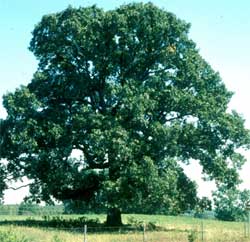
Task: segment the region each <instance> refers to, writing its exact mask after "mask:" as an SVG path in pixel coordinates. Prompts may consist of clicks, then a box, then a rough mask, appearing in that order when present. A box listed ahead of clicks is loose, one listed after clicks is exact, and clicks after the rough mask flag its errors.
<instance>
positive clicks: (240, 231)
mask: <svg viewBox="0 0 250 242" xmlns="http://www.w3.org/2000/svg"><path fill="white" fill-rule="evenodd" d="M78 217H79V215H64V216H63V218H65V219H73V218H78ZM87 217H88V218H91V219H93V218H97V217H98V218H99V220H100V221H104V220H105V215H87ZM131 217H133V218H134V219H135V220H137V221H143V222H145V223H147V222H153V223H155V224H157V225H158V226H161V227H164V228H165V229H166V231H154V232H150V231H146V232H145V234H144V236H143V232H142V231H141V230H139V229H138V230H136V231H130V232H128V231H127V232H124V231H122V230H119V231H116V232H111V231H110V232H109V231H108V229H107V230H106V231H105V232H104V231H103V230H102V231H101V230H100V229H99V230H98V229H95V230H93V229H92V228H88V230H89V233H88V234H87V242H140V241H142V242H143V239H144V241H148V242H165V241H166V242H167V241H173V242H189V241H197V242H198V241H199V242H200V241H202V233H201V230H202V225H201V224H202V220H201V219H195V218H190V217H173V216H158V215H157V216H156V215H133V214H129V215H123V222H124V223H127V222H128V221H130V220H131ZM26 218H27V216H26V217H25V216H0V222H1V221H6V220H8V221H14V220H16V221H17V220H25V219H26ZM32 219H35V220H42V218H41V217H33V218H32ZM203 228H204V229H203V231H204V233H203V241H207V242H222V241H223V242H224V241H225V242H236V241H237V242H246V241H249V242H250V239H248V238H245V233H244V223H238V222H221V221H216V220H203ZM1 233H5V234H8V233H9V234H11V235H13V234H14V235H13V236H14V237H15V238H18V239H19V240H15V239H13V238H14V237H12V239H10V240H6V241H2V240H3V239H1V236H0V240H1V242H16V241H18V242H31V241H32V242H83V232H82V231H79V230H75V231H73V230H68V229H65V230H60V229H51V228H40V227H36V228H35V227H26V226H15V225H2V226H0V234H1ZM5 237H7V235H6V236H5ZM188 237H189V239H188ZM191 237H193V238H195V237H196V240H191ZM24 238H25V239H24Z"/></svg>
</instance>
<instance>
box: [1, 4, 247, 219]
mask: <svg viewBox="0 0 250 242" xmlns="http://www.w3.org/2000/svg"><path fill="white" fill-rule="evenodd" d="M189 28H190V24H188V23H186V22H184V21H182V20H180V19H178V18H177V17H176V16H175V15H174V14H172V13H170V12H167V11H166V10H164V9H160V8H158V7H156V6H154V5H153V4H151V3H147V4H143V3H133V4H128V5H123V6H121V7H119V8H117V9H115V10H110V11H104V10H103V9H100V8H98V7H96V6H92V7H84V8H83V7H81V8H77V9H76V8H72V7H68V8H67V9H66V10H64V11H62V12H59V13H55V14H49V15H46V16H44V17H43V18H42V20H41V21H40V22H39V23H38V24H37V25H36V27H35V29H34V31H33V37H32V40H31V42H30V47H29V48H30V50H31V51H32V52H33V53H34V55H35V56H36V58H37V60H38V62H39V64H38V68H37V71H36V73H35V74H34V76H33V79H32V80H31V82H30V83H29V84H28V85H27V86H22V87H20V88H18V89H17V90H16V91H15V92H13V93H7V94H6V95H5V96H4V98H3V100H4V101H3V105H4V107H5V108H6V110H7V113H8V116H7V117H6V119H4V120H2V121H1V135H0V137H1V143H0V145H1V154H0V156H1V158H5V159H7V161H8V162H7V163H3V164H1V167H0V168H1V169H0V171H1V177H2V179H1V184H0V185H1V186H0V188H2V190H3V189H5V188H6V186H7V185H6V183H5V181H6V180H7V179H14V180H17V179H20V178H22V177H27V178H28V179H29V180H30V181H31V182H32V184H31V185H30V192H31V194H32V195H33V199H35V200H36V201H41V200H44V201H47V202H48V201H50V200H51V199H53V198H56V199H57V200H61V201H65V200H82V201H85V202H91V201H93V200H95V201H96V202H98V201H99V202H101V203H103V204H104V205H105V206H106V207H107V208H109V213H108V214H109V215H110V216H109V217H108V218H112V214H113V215H114V214H115V215H114V216H113V218H116V221H112V219H111V220H110V219H108V223H109V224H119V223H121V219H120V218H119V217H120V215H119V213H120V209H123V210H124V209H126V208H129V207H130V206H131V207H135V206H140V207H141V208H142V212H143V209H145V211H148V212H152V210H154V209H152V207H154V208H155V209H156V208H157V209H160V210H161V209H162V208H164V209H162V210H161V211H164V213H167V212H169V213H173V212H174V213H178V212H180V211H183V210H185V209H188V208H193V207H194V205H195V202H196V185H195V183H194V182H192V181H191V180H190V179H189V178H188V177H187V176H186V175H185V173H184V171H183V169H182V168H181V165H180V164H181V162H183V163H186V164H188V163H189V162H190V161H192V160H198V161H199V162H200V164H201V166H202V167H203V172H204V174H206V175H207V177H208V178H209V179H215V180H216V181H217V182H218V183H223V184H227V186H229V187H232V186H234V185H235V184H237V183H238V182H239V179H238V173H237V170H238V169H239V168H240V167H241V166H242V164H243V163H244V157H243V156H242V155H241V154H240V153H238V152H237V151H238V148H244V147H245V146H246V145H247V144H248V143H249V137H248V131H247V130H246V129H245V128H244V121H243V119H242V117H241V116H240V115H239V114H237V112H235V111H233V112H230V111H229V110H228V104H229V102H230V99H231V97H232V93H231V92H229V91H228V90H227V89H226V87H225V85H224V83H223V82H222V80H221V78H220V76H219V74H218V73H217V72H215V71H214V70H213V69H212V68H211V66H210V65H209V64H208V63H207V62H206V61H205V60H204V59H203V58H202V57H201V56H200V54H199V51H198V49H197V48H196V45H195V43H194V42H193V41H192V40H190V39H189V37H188V31H189ZM76 153H77V154H78V155H75V154H76ZM98 199H99V200H98ZM157 209H156V210H157ZM156 210H155V211H156Z"/></svg>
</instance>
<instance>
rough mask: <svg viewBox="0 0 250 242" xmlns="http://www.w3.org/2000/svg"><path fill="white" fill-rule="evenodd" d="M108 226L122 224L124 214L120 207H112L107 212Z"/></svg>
mask: <svg viewBox="0 0 250 242" xmlns="http://www.w3.org/2000/svg"><path fill="white" fill-rule="evenodd" d="M106 223H107V226H121V225H122V215H121V211H120V209H119V208H110V209H109V210H108V213H107V221H106Z"/></svg>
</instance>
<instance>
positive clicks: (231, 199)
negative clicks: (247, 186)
mask: <svg viewBox="0 0 250 242" xmlns="http://www.w3.org/2000/svg"><path fill="white" fill-rule="evenodd" d="M213 198H214V206H215V217H216V218H218V219H220V220H226V221H244V220H245V219H246V215H247V211H246V205H247V203H248V202H249V200H250V191H249V190H243V191H239V190H237V189H227V188H225V187H224V186H221V187H220V188H219V189H218V191H216V192H214V194H213Z"/></svg>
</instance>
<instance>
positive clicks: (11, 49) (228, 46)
mask: <svg viewBox="0 0 250 242" xmlns="http://www.w3.org/2000/svg"><path fill="white" fill-rule="evenodd" d="M128 2H130V1H120V0H99V1H87V0H72V1H69V0H41V1H34V0H22V1H21V0H0V30H1V38H0V84H1V88H0V97H1V96H2V95H3V94H4V93H6V92H7V91H14V90H15V88H17V87H18V86H20V85H21V84H27V83H28V82H29V81H30V80H31V78H32V75H33V73H34V72H35V70H36V66H37V62H36V60H35V58H34V56H33V54H32V53H30V52H29V51H28V45H29V41H30V39H31V31H32V30H33V28H34V26H35V24H36V23H38V22H39V20H40V19H41V17H42V16H43V15H44V14H48V13H53V12H57V11H61V10H63V9H64V8H66V7H67V6H68V5H72V6H74V7H78V6H89V5H92V4H97V6H99V7H102V8H105V9H113V8H115V7H118V6H119V5H121V4H123V3H128ZM135 2H136V1H135ZM143 2H147V1H143ZM151 2H153V3H154V4H156V5H157V6H159V7H163V8H165V9H166V10H168V11H170V12H173V13H175V14H176V15H177V16H178V17H179V18H181V19H184V20H185V21H187V22H190V23H191V29H190V38H192V39H193V40H194V41H195V42H196V43H197V46H198V48H199V49H200V53H201V55H202V56H203V57H204V58H205V59H206V60H207V61H208V62H209V63H210V64H211V65H212V67H213V68H214V69H215V70H216V71H219V72H220V74H221V77H222V79H223V81H224V82H225V84H226V86H227V87H228V89H229V90H231V91H233V92H234V93H235V95H234V97H233V98H232V101H231V103H230V108H233V109H236V110H237V111H238V112H239V113H241V114H242V115H243V117H244V118H245V119H246V126H247V127H248V128H250V108H249V105H248V101H249V99H250V95H249V91H250V47H249V44H250V14H249V12H250V1H248V0H239V1H233V0H232V1H230V0H219V1H218V0H217V1H216V0H210V1H200V0H188V1H185V0H153V1H151ZM4 116H5V111H4V109H3V108H2V106H1V104H0V118H1V117H4ZM246 157H247V158H248V159H249V160H250V152H246ZM248 163H250V162H248ZM248 163H247V164H246V166H245V168H244V170H243V171H242V172H241V174H242V179H243V180H244V187H248V188H250V181H248V179H247V178H248V171H249V170H250V165H249V164H248ZM186 170H187V173H188V174H189V175H190V176H191V177H193V178H195V179H196V180H197V181H198V183H199V185H200V194H201V195H207V194H208V193H209V191H210V190H211V188H212V187H213V186H212V185H211V184H207V183H203V182H202V181H201V179H200V177H199V176H197V174H199V173H200V167H199V166H197V164H194V165H192V166H191V168H187V169H186ZM21 193H22V194H23V193H25V192H24V190H23V191H20V192H17V193H13V192H10V191H8V192H6V194H7V195H6V202H7V203H15V202H19V201H20V199H18V198H20V197H21Z"/></svg>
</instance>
